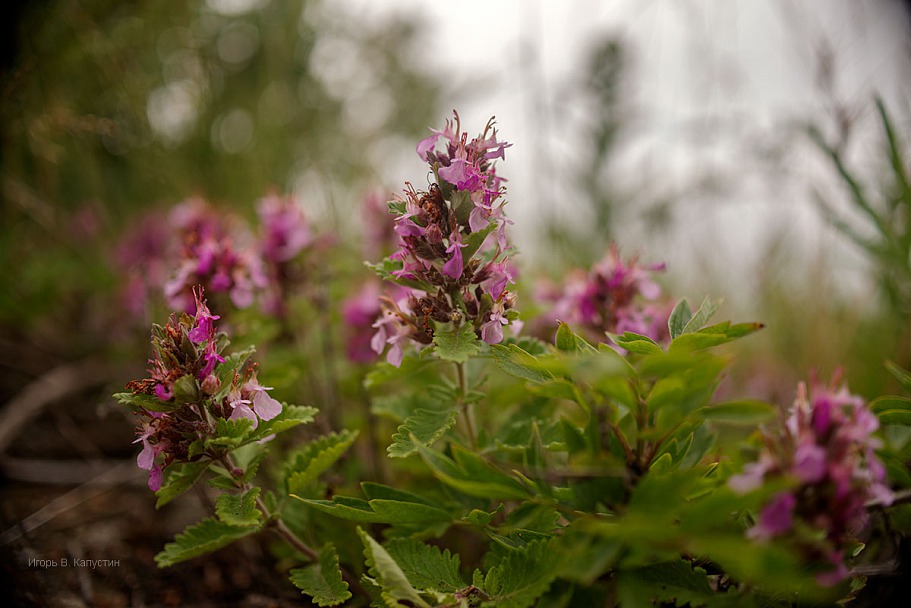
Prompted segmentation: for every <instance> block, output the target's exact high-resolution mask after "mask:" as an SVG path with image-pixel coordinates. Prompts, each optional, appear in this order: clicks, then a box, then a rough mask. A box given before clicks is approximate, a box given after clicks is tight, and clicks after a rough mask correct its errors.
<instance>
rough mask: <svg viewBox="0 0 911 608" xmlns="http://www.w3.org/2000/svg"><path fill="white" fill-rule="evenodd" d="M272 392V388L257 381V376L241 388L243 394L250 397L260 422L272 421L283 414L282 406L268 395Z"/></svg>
mask: <svg viewBox="0 0 911 608" xmlns="http://www.w3.org/2000/svg"><path fill="white" fill-rule="evenodd" d="M271 390H272V387H271V386H263V385H261V384H260V383H259V382H258V381H257V380H256V374H254V375H253V376H252V377H251V378H250V380H248V381H247V382H246V383H245V384H244V385H243V387H242V388H241V392H242V393H243V394H245V395H247V396H248V397H250V401H252V403H253V409H254V411H255V412H256V415H257V416H259V419H260V420H272V419H273V418H275V417H276V416H278V415H279V414H281V413H282V404H281V403H280V402H279V401H278V400H277V399H275V398H273V397H272V396H271V395H269V393H268V391H271Z"/></svg>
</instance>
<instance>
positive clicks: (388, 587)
mask: <svg viewBox="0 0 911 608" xmlns="http://www.w3.org/2000/svg"><path fill="white" fill-rule="evenodd" d="M357 533H358V535H360V537H361V541H362V542H363V543H364V558H365V560H366V562H367V571H368V572H369V573H370V575H371V576H372V577H373V578H374V579H375V580H376V582H377V583H378V584H379V586H380V587H381V588H382V590H383V592H382V595H383V599H384V600H385V601H386V602H387V604H388V603H389V600H392V601H394V602H398V601H407V602H411V603H412V604H413V605H415V606H420V607H421V608H430V605H429V604H428V603H427V602H425V601H424V600H423V598H421V596H420V595H418V592H417V590H415V588H414V587H412V586H411V583H410V582H408V577H407V576H405V573H404V572H402V569H401V568H400V567H399V565H398V564H397V563H396V562H395V560H394V559H392V556H390V555H389V553H388V552H387V551H386V549H384V548H383V546H382V545H381V544H379V543H378V542H376V541H375V540H373V537H371V536H370V535H369V534H367V533H366V532H364V531H363V530H362V529H361V528H358V529H357ZM392 605H393V606H396V605H399V604H395V603H393V604H392Z"/></svg>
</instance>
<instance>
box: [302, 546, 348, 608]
mask: <svg viewBox="0 0 911 608" xmlns="http://www.w3.org/2000/svg"><path fill="white" fill-rule="evenodd" d="M288 574H290V577H289V578H290V580H291V583H292V584H293V585H294V586H295V587H297V588H298V589H300V590H301V591H302V592H303V593H305V594H307V595H309V596H310V597H312V598H313V601H314V602H316V604H317V605H318V606H337V605H339V604H341V603H342V602H344V601H345V600H347V599H350V598H351V592H350V591H348V583H347V582H345V580H344V579H343V578H342V572H341V570H340V568H339V565H338V554H337V553H336V552H335V547H334V546H333V545H332V544H327V545H325V546H324V547H323V548H322V549H320V552H319V561H318V562H317V563H315V564H312V565H310V566H307V567H306V568H295V569H293V570H291V571H289V573H288Z"/></svg>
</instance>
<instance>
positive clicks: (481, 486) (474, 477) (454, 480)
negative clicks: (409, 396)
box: [417, 445, 528, 499]
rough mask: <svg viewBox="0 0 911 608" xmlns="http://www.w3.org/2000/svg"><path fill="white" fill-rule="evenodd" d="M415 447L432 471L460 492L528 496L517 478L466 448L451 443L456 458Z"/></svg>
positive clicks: (508, 496) (425, 448) (496, 495)
mask: <svg viewBox="0 0 911 608" xmlns="http://www.w3.org/2000/svg"><path fill="white" fill-rule="evenodd" d="M417 448H418V452H419V453H420V454H421V458H423V459H424V462H425V463H427V466H429V467H430V469H431V471H432V472H433V474H434V475H435V476H436V477H437V478H438V479H439V480H440V481H442V482H443V483H445V484H446V485H449V486H451V487H453V488H455V489H457V490H459V491H460V492H464V493H465V494H468V495H469V496H477V497H479V498H488V499H509V498H514V499H523V498H528V491H527V490H526V489H525V486H523V485H522V484H521V483H520V482H519V481H518V480H516V479H515V478H513V477H510V476H509V475H507V474H506V473H504V472H503V471H501V470H499V469H498V468H496V467H495V466H493V465H492V464H490V463H488V462H487V461H486V460H484V459H483V458H481V457H480V456H478V455H476V454H474V453H472V452H469V451H468V450H466V449H465V448H462V447H460V446H458V445H453V446H452V453H453V455H454V456H455V460H453V459H450V458H447V457H446V456H444V455H443V454H441V453H439V452H436V451H434V450H432V449H430V448H428V447H425V446H422V445H418V446H417Z"/></svg>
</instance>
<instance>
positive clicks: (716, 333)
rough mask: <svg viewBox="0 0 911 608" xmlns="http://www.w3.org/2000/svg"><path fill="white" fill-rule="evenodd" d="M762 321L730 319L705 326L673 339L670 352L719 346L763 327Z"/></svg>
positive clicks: (669, 348)
mask: <svg viewBox="0 0 911 608" xmlns="http://www.w3.org/2000/svg"><path fill="white" fill-rule="evenodd" d="M763 327H764V325H763V324H762V323H736V324H733V325H732V324H731V323H730V322H728V321H724V322H722V323H718V324H717V325H710V326H709V327H704V328H702V329H700V330H699V331H697V332H694V333H685V334H681V335H680V336H678V337H677V338H675V339H674V340H672V341H671V344H670V346H669V347H668V351H669V352H674V351H694V350H702V349H705V348H712V347H714V346H719V345H721V344H725V343H727V342H731V341H732V340H736V339H737V338H742V337H743V336H747V335H749V334H751V333H753V332H755V331H758V330H760V329H762V328H763Z"/></svg>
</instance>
